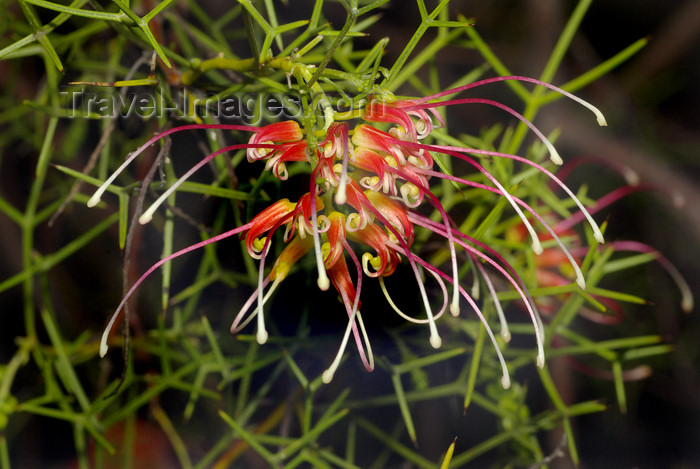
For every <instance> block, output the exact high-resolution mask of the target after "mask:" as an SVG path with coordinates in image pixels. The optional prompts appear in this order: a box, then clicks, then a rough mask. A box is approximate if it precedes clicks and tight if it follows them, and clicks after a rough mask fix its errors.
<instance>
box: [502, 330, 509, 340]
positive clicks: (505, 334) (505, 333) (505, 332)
mask: <svg viewBox="0 0 700 469" xmlns="http://www.w3.org/2000/svg"><path fill="white" fill-rule="evenodd" d="M501 338H502V339H503V341H504V342H505V343H508V342H510V339H511V335H510V331H509V330H508V329H504V330H502V331H501Z"/></svg>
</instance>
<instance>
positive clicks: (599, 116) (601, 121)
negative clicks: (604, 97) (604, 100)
mask: <svg viewBox="0 0 700 469" xmlns="http://www.w3.org/2000/svg"><path fill="white" fill-rule="evenodd" d="M595 117H596V120H597V121H598V125H599V126H601V127H607V126H608V121H606V120H605V116H604V115H603V113H601V112H600V111H598V112H596V115H595Z"/></svg>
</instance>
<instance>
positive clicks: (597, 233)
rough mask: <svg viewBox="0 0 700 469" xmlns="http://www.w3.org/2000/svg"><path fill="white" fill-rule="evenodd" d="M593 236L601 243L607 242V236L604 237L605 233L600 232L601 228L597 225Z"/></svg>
mask: <svg viewBox="0 0 700 469" xmlns="http://www.w3.org/2000/svg"><path fill="white" fill-rule="evenodd" d="M593 237H594V238H595V240H596V241H598V242H599V243H600V244H605V238H603V233H601V232H600V229H598V227H597V226H596V227H594V229H593Z"/></svg>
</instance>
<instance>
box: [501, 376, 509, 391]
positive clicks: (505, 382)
mask: <svg viewBox="0 0 700 469" xmlns="http://www.w3.org/2000/svg"><path fill="white" fill-rule="evenodd" d="M501 386H503V389H510V378H509V377H508V376H503V377H502V378H501Z"/></svg>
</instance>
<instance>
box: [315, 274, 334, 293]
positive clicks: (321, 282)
mask: <svg viewBox="0 0 700 469" xmlns="http://www.w3.org/2000/svg"><path fill="white" fill-rule="evenodd" d="M316 283H317V284H318V288H320V289H321V290H323V291H326V290H328V289H329V288H330V286H331V281H330V280H328V277H326V276H325V275H324V276H323V277H319V278H318V280H317V281H316Z"/></svg>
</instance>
